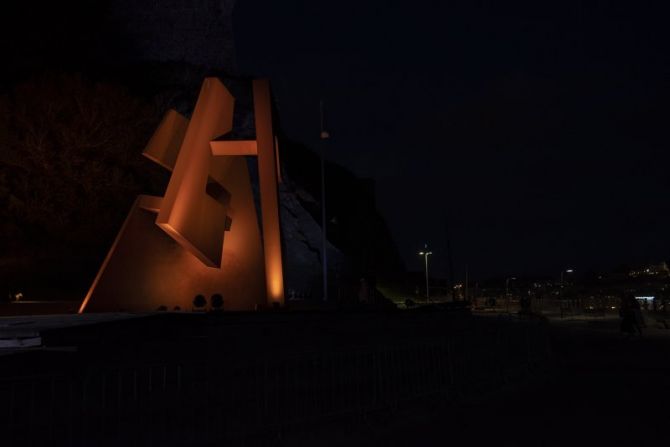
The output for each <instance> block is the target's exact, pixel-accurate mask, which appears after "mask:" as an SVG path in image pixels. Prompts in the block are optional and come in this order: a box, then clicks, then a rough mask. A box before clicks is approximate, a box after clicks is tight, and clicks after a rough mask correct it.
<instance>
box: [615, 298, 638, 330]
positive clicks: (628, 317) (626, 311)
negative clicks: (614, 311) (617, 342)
mask: <svg viewBox="0 0 670 447" xmlns="http://www.w3.org/2000/svg"><path fill="white" fill-rule="evenodd" d="M631 306H632V304H631V302H630V299H629V296H628V295H627V294H626V295H624V296H623V297H622V298H621V305H620V306H619V317H621V326H620V328H621V332H622V333H624V334H626V338H629V337H631V336H632V335H633V334H634V333H635V323H634V320H635V316H634V314H633V309H632V307H631Z"/></svg>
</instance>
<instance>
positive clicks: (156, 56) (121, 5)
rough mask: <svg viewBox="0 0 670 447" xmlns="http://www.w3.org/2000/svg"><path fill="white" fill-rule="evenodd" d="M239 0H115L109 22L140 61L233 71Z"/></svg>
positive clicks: (112, 3)
mask: <svg viewBox="0 0 670 447" xmlns="http://www.w3.org/2000/svg"><path fill="white" fill-rule="evenodd" d="M234 6H235V0H190V1H183V0H160V1H156V0H112V1H110V7H109V9H110V15H109V21H110V24H111V26H112V28H117V29H118V30H119V35H120V37H121V39H124V40H126V41H128V42H129V43H130V46H131V47H132V48H133V50H134V52H135V54H134V57H135V59H136V60H139V61H144V62H147V61H150V62H179V63H186V64H192V65H197V66H203V67H209V68H212V69H217V70H223V71H226V72H228V73H234V72H235V45H234V39H233V26H232V13H233V8H234Z"/></svg>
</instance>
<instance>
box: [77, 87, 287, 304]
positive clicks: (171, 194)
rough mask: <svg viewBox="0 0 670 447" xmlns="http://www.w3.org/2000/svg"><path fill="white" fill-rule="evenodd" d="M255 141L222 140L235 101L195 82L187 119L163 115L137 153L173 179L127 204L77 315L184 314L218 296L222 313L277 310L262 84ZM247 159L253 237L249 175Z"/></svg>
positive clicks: (277, 247)
mask: <svg viewBox="0 0 670 447" xmlns="http://www.w3.org/2000/svg"><path fill="white" fill-rule="evenodd" d="M253 98H254V118H255V128H256V139H255V140H242V141H240V140H225V134H227V133H229V132H230V131H231V130H232V127H233V109H234V103H235V100H234V98H233V97H232V95H231V94H230V93H229V92H228V90H227V89H226V87H225V86H224V85H223V84H222V83H221V81H220V80H219V79H217V78H207V79H205V81H204V82H203V85H202V88H201V90H200V95H199V97H198V101H197V103H196V106H195V109H194V111H193V114H192V116H191V119H190V120H188V119H187V118H185V117H183V116H181V115H180V114H178V113H177V112H175V111H170V112H168V113H167V114H166V116H165V117H164V118H163V121H162V122H161V124H160V125H159V127H158V129H157V130H156V132H155V133H154V135H153V136H152V138H151V140H150V141H149V143H148V145H147V148H146V149H145V151H144V153H143V154H144V155H145V156H146V157H148V158H150V159H151V160H153V161H155V162H156V163H158V164H160V165H161V166H163V167H165V168H166V169H168V170H170V171H171V172H172V175H171V177H170V181H169V183H168V186H167V190H166V192H165V196H164V197H155V196H140V197H138V198H137V200H136V201H135V203H134V204H133V206H132V208H131V210H130V213H129V215H128V217H127V218H126V221H125V222H124V224H123V227H122V228H121V230H120V232H119V234H118V236H117V238H116V240H115V241H114V243H113V245H112V248H111V249H110V251H109V253H108V255H107V257H106V258H105V261H104V262H103V265H102V267H101V268H100V270H99V272H98V275H97V276H96V278H95V280H94V282H93V285H92V286H91V288H90V290H89V291H88V294H87V295H86V298H85V299H84V301H83V303H82V305H81V307H80V309H79V312H80V313H82V312H99V311H118V310H126V311H149V310H156V309H157V308H159V307H160V306H165V307H166V308H168V309H174V308H176V307H179V308H180V309H182V310H187V309H190V308H191V305H192V304H191V303H192V300H193V297H194V296H195V295H197V294H203V295H205V296H207V297H209V296H211V295H212V294H215V293H220V294H221V295H223V297H224V300H225V308H226V309H234V310H244V309H255V308H258V307H263V306H265V305H270V306H272V305H275V304H280V305H281V304H283V302H284V284H283V272H282V257H281V240H280V227H279V197H278V190H277V184H278V181H279V160H278V156H277V147H276V139H275V138H274V134H273V130H272V113H271V102H270V87H269V83H268V82H267V81H265V80H256V81H253ZM248 156H256V160H257V162H258V173H259V183H260V185H259V187H260V188H259V189H260V212H261V213H260V214H261V220H260V222H261V223H262V224H261V226H262V233H261V231H260V229H259V219H258V216H257V211H256V205H255V202H254V195H253V190H252V185H251V179H250V175H249V170H248V164H247V157H248Z"/></svg>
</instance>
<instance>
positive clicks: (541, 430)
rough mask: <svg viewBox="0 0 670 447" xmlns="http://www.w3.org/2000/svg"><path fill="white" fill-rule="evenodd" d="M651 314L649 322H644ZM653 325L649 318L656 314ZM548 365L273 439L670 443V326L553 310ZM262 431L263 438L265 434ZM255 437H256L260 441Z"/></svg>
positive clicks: (312, 442) (316, 442)
mask: <svg viewBox="0 0 670 447" xmlns="http://www.w3.org/2000/svg"><path fill="white" fill-rule="evenodd" d="M650 323H651V322H650ZM652 326H653V324H652ZM550 331H551V341H552V348H553V357H554V367H553V370H550V371H543V372H538V373H536V374H534V375H531V376H529V377H528V378H527V379H526V380H524V381H523V382H522V383H512V384H508V385H506V386H503V387H501V388H500V389H498V390H497V391H487V392H485V393H482V394H480V395H479V396H468V397H459V396H450V397H449V398H448V399H433V400H427V401H423V402H417V403H415V404H414V405H412V406H409V407H406V408H404V409H402V410H398V411H386V412H379V413H377V414H371V415H369V416H367V417H363V418H360V419H359V420H358V421H352V422H349V423H348V424H347V423H343V422H342V421H338V422H333V423H332V424H331V425H329V426H320V427H314V428H313V430H312V431H311V432H302V433H284V434H283V435H282V436H280V437H278V438H277V439H275V443H276V445H286V446H293V445H295V446H307V445H327V446H331V445H332V446H336V445H338V446H339V445H350V446H358V445H360V446H442V445H453V444H454V443H455V442H458V443H460V444H461V445H485V446H497V445H506V446H507V445H509V446H518V445H524V446H525V445H528V446H566V445H591V446H602V445H631V446H633V445H634V446H640V445H650V446H652V445H653V446H661V445H668V443H670V331H668V330H665V329H661V328H658V327H650V328H648V329H647V330H645V331H644V334H643V336H642V337H635V338H631V339H626V338H625V337H623V336H622V335H621V334H620V333H619V331H618V320H616V319H614V318H610V319H603V320H598V319H594V320H590V321H587V320H581V321H580V320H571V321H570V320H568V321H562V320H554V321H552V323H551V325H550ZM267 441H269V440H268V439H265V440H263V441H260V440H259V442H260V443H261V444H262V443H265V442H267ZM259 445H260V444H259Z"/></svg>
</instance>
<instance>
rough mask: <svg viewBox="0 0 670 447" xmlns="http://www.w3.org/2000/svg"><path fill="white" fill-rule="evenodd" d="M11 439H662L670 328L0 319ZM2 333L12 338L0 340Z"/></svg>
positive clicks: (603, 322)
mask: <svg viewBox="0 0 670 447" xmlns="http://www.w3.org/2000/svg"><path fill="white" fill-rule="evenodd" d="M0 323H1V324H0V329H1V330H0V335H3V334H4V335H3V336H4V337H10V336H15V337H29V336H32V335H31V334H33V335H34V334H39V335H40V337H41V341H40V342H41V343H42V346H41V347H34V348H19V349H14V350H12V349H4V351H2V352H0V354H2V355H0V405H1V406H0V440H2V442H0V445H1V446H4V445H8V446H20V445H21V446H22V445H35V446H37V445H49V446H55V445H63V446H88V445H97V446H116V445H124V446H125V445H128V446H130V445H134V446H144V445H161V446H172V445H175V446H177V445H179V446H196V447H197V446H203V447H205V446H213V445H217V446H218V445H231V446H438V445H440V446H441V445H453V444H454V443H459V445H486V446H494V445H510V446H518V445H529V446H544V445H552V446H553V445H556V446H559V445H560V446H563V445H598V446H600V445H636V446H638V445H655V446H656V445H667V444H668V436H667V433H668V427H669V424H668V422H669V421H668V419H670V411H668V409H669V408H668V407H669V406H670V355H669V354H670V330H668V329H663V328H661V326H659V325H657V324H656V322H655V321H654V320H650V321H649V326H650V327H649V328H648V329H647V330H646V331H645V334H644V336H643V337H634V338H631V339H626V338H624V337H623V336H622V335H621V334H620V333H619V331H618V320H617V319H616V318H614V317H607V318H591V319H584V318H574V319H565V320H562V319H560V318H556V319H552V320H550V322H549V324H546V322H542V320H538V319H528V318H521V319H518V318H515V317H509V316H502V315H495V314H494V315H488V316H484V315H479V316H470V315H465V314H453V313H450V312H440V311H435V310H428V311H422V310H419V311H417V312H391V313H375V312H372V313H365V312H363V313H359V312H354V313H289V314H223V315H219V316H217V315H212V316H208V315H204V314H203V315H194V314H175V315H167V314H166V315H157V314H154V315H122V314H119V315H110V314H106V315H103V314H101V315H90V316H86V317H85V318H83V319H82V318H80V317H77V316H63V317H55V318H54V317H48V318H46V319H44V318H43V317H31V318H24V317H21V318H16V319H0ZM6 339H8V338H6Z"/></svg>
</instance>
